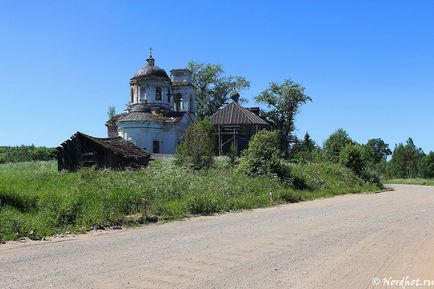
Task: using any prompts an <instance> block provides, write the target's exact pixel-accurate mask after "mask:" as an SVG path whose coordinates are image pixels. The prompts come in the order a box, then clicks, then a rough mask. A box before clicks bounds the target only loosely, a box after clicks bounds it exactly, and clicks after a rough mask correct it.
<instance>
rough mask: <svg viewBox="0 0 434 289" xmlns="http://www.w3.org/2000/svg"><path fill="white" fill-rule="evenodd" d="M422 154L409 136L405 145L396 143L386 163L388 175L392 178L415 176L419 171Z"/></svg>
mask: <svg viewBox="0 0 434 289" xmlns="http://www.w3.org/2000/svg"><path fill="white" fill-rule="evenodd" d="M423 156H424V153H423V151H422V149H420V148H417V147H416V146H415V144H414V142H413V140H412V139H411V138H408V139H407V142H406V144H405V145H403V144H402V143H400V144H398V145H397V146H396V147H395V149H394V150H393V153H392V159H391V160H390V161H389V163H388V172H389V175H390V176H391V177H393V178H415V177H417V176H418V175H419V172H420V160H421V158H422V157H423Z"/></svg>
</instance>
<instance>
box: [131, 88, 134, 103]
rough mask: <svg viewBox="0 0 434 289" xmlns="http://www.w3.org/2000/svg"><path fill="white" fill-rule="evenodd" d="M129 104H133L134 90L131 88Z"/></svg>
mask: <svg viewBox="0 0 434 289" xmlns="http://www.w3.org/2000/svg"><path fill="white" fill-rule="evenodd" d="M131 103H134V88H132V87H131Z"/></svg>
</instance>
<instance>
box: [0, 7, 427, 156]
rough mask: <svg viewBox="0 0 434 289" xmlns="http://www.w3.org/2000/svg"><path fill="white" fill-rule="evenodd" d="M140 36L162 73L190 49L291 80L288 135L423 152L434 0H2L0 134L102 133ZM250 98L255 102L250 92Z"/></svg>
mask: <svg viewBox="0 0 434 289" xmlns="http://www.w3.org/2000/svg"><path fill="white" fill-rule="evenodd" d="M149 47H152V48H153V51H154V57H155V58H156V64H157V65H158V66H160V67H162V68H164V69H166V70H167V71H169V70H170V69H172V68H181V67H185V66H186V64H187V62H188V61H190V60H195V61H197V62H205V63H219V64H222V65H223V67H224V68H225V71H226V73H227V74H231V75H242V76H244V77H246V78H247V79H248V80H250V81H251V88H250V89H249V90H246V91H242V92H241V94H242V96H243V97H245V98H248V99H251V100H252V99H253V97H254V96H256V95H257V94H259V93H260V92H261V91H262V90H264V89H265V88H266V87H267V85H268V83H269V82H270V81H277V82H281V81H282V80H284V79H286V78H291V79H293V80H294V81H296V82H298V83H301V84H302V85H303V86H305V87H306V93H307V94H308V95H309V96H311V97H312V99H313V102H312V103H308V104H306V105H305V106H303V107H302V109H301V111H300V113H299V114H298V115H297V119H296V127H297V131H296V133H297V135H299V136H303V134H304V133H305V132H306V131H308V132H309V133H310V134H311V136H312V137H313V138H314V139H315V140H316V141H317V142H318V143H319V144H322V142H323V141H324V140H325V139H326V138H327V136H328V135H330V134H331V133H332V132H333V131H335V130H336V129H337V128H341V127H342V128H344V129H346V130H347V131H348V133H349V134H350V136H351V137H352V138H354V139H355V140H356V141H358V142H361V143H363V142H366V141H367V139H369V138H376V137H382V138H383V139H384V140H385V141H386V142H388V143H389V144H391V146H392V147H393V146H394V144H396V143H398V142H404V141H405V140H406V138H407V137H409V136H411V137H413V139H414V141H415V143H416V145H418V146H420V147H422V148H423V149H424V150H425V151H428V150H434V136H433V126H434V1H423V0H420V1H419V0H418V1H399V0H398V1H396V0H395V1H3V0H0V101H1V102H0V112H1V116H2V119H3V121H2V122H1V124H0V145H20V144H32V143H33V144H35V145H45V146H57V145H58V144H60V143H61V142H63V141H64V140H65V139H67V138H68V137H69V136H70V135H72V134H73V133H74V132H76V131H77V130H79V131H82V132H85V133H88V134H91V135H95V136H106V128H105V126H104V123H105V121H106V118H107V114H106V112H107V108H108V106H110V105H115V106H116V108H117V111H121V110H122V109H123V108H124V106H125V104H126V103H127V102H128V100H129V97H128V94H129V79H130V77H132V76H133V75H134V73H135V72H136V70H137V69H138V68H140V67H141V66H143V65H144V63H145V59H146V57H147V55H148V49H149ZM248 105H254V103H253V101H251V102H250V103H249V104H248Z"/></svg>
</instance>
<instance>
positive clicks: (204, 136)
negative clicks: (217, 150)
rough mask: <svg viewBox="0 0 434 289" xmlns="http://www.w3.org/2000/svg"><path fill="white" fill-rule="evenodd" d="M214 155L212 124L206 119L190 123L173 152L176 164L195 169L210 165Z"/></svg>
mask: <svg viewBox="0 0 434 289" xmlns="http://www.w3.org/2000/svg"><path fill="white" fill-rule="evenodd" d="M213 157H214V137H213V126H212V124H211V123H210V122H209V121H208V120H202V121H199V122H197V123H195V124H192V125H190V126H189V127H188V128H187V130H186V132H185V133H184V136H183V137H182V141H181V144H179V145H178V147H177V149H176V153H175V158H176V162H177V164H180V165H186V166H188V167H191V168H193V169H195V170H199V169H203V168H205V169H207V168H210V167H211V166H212V163H213Z"/></svg>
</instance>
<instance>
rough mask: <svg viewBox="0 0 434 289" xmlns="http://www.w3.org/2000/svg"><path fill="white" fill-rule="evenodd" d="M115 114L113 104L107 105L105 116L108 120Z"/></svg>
mask: <svg viewBox="0 0 434 289" xmlns="http://www.w3.org/2000/svg"><path fill="white" fill-rule="evenodd" d="M115 115H116V108H115V107H114V106H113V105H111V106H109V108H108V111H107V116H108V118H109V120H111V119H112V118H113V117H114V116H115Z"/></svg>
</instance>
